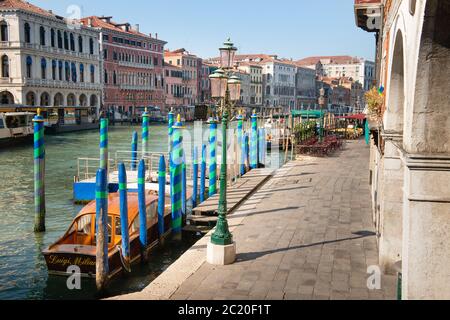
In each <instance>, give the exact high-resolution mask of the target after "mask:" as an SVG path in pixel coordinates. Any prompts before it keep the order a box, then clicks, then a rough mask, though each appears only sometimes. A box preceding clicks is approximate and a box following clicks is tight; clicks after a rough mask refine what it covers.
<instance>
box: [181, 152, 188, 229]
mask: <svg viewBox="0 0 450 320" xmlns="http://www.w3.org/2000/svg"><path fill="white" fill-rule="evenodd" d="M182 161H183V162H182V164H181V211H182V213H183V221H184V222H186V215H187V190H186V188H187V167H186V154H185V153H184V149H183V158H182Z"/></svg>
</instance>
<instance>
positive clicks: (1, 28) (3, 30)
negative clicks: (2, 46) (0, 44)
mask: <svg viewBox="0 0 450 320" xmlns="http://www.w3.org/2000/svg"><path fill="white" fill-rule="evenodd" d="M0 41H8V25H7V24H6V22H5V21H2V22H1V23H0Z"/></svg>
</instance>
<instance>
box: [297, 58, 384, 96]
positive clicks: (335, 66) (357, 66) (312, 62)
mask: <svg viewBox="0 0 450 320" xmlns="http://www.w3.org/2000/svg"><path fill="white" fill-rule="evenodd" d="M296 63H297V65H299V66H303V67H305V68H309V69H314V70H316V73H317V75H318V76H322V77H330V78H341V77H347V78H352V79H353V80H354V81H355V82H356V81H357V82H359V83H361V85H362V86H363V88H364V90H365V91H368V90H370V89H371V88H372V87H373V85H374V81H375V77H376V76H375V63H374V62H372V61H368V60H366V59H364V58H358V57H351V56H321V57H308V58H305V59H302V60H299V61H297V62H296Z"/></svg>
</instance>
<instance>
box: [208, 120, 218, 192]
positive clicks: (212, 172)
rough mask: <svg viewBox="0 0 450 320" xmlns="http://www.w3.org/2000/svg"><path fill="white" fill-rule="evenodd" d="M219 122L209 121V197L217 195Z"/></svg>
mask: <svg viewBox="0 0 450 320" xmlns="http://www.w3.org/2000/svg"><path fill="white" fill-rule="evenodd" d="M216 149H217V122H216V121H215V120H213V119H210V121H209V151H210V158H209V196H210V197H212V196H214V195H215V194H216V193H217V151H216Z"/></svg>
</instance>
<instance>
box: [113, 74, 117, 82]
mask: <svg viewBox="0 0 450 320" xmlns="http://www.w3.org/2000/svg"><path fill="white" fill-rule="evenodd" d="M113 84H117V73H116V71H114V73H113Z"/></svg>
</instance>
